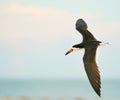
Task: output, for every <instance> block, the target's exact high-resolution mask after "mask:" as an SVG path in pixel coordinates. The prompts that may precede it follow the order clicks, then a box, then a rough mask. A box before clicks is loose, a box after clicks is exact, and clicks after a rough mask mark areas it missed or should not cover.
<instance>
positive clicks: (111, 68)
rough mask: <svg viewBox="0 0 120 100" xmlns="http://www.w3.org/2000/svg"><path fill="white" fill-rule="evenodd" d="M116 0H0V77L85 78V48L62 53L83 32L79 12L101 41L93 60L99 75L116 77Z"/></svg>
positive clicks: (119, 69) (119, 74) (119, 68)
mask: <svg viewBox="0 0 120 100" xmlns="http://www.w3.org/2000/svg"><path fill="white" fill-rule="evenodd" d="M119 4H120V1H119V0H100V1H98V0H92V1H90V0H75V1H70V0H0V79H21V78H23V79H24V78H25V79H26V78H27V79H41V78H42V79H45V78H49V79H50V78H57V79H59V78H68V79H85V78H86V73H85V71H84V66H83V60H82V58H83V55H84V50H82V51H77V52H74V53H71V54H69V55H68V56H65V53H66V51H67V50H68V49H70V48H71V47H72V45H74V44H77V43H80V42H81V41H82V36H81V34H80V33H79V32H77V31H76V29H75V23H76V20H77V19H79V18H83V19H84V20H85V21H86V22H87V24H88V30H89V31H90V32H92V33H93V34H94V36H95V37H96V38H97V39H98V40H100V41H103V42H109V43H110V45H107V46H101V47H99V48H98V51H97V64H98V65H99V70H100V73H101V77H102V78H103V79H106V78H107V79H113V78H114V79H120V63H119V60H120V54H119V51H120V45H119V43H120V28H119V26H120V13H119V9H120V6H119Z"/></svg>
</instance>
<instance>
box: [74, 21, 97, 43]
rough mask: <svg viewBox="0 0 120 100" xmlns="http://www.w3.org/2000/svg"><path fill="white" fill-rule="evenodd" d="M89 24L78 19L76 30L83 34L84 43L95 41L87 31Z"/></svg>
mask: <svg viewBox="0 0 120 100" xmlns="http://www.w3.org/2000/svg"><path fill="white" fill-rule="evenodd" d="M87 28H88V26H87V23H86V22H85V21H84V20H83V19H78V20H77V22H76V29H77V30H78V31H79V32H80V33H81V34H82V36H83V42H87V41H95V40H96V39H95V37H94V36H93V35H92V33H91V32H89V31H88V30H87Z"/></svg>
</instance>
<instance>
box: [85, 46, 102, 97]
mask: <svg viewBox="0 0 120 100" xmlns="http://www.w3.org/2000/svg"><path fill="white" fill-rule="evenodd" d="M96 50H97V45H89V46H86V47H85V54H84V57H83V61H84V66H85V71H86V73H87V76H88V79H89V81H90V84H91V85H92V87H93V89H94V90H95V92H96V93H97V94H98V95H99V96H101V93H100V92H101V91H100V88H101V80H100V72H99V70H98V66H97V64H96V60H95V56H96Z"/></svg>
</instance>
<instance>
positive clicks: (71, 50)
mask: <svg viewBox="0 0 120 100" xmlns="http://www.w3.org/2000/svg"><path fill="white" fill-rule="evenodd" d="M73 50H74V49H73V48H71V49H70V50H69V51H68V52H66V54H65V55H68V54H69V53H71V52H73Z"/></svg>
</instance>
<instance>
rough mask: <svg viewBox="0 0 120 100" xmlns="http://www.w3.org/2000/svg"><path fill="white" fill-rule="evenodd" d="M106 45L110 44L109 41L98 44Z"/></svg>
mask: <svg viewBox="0 0 120 100" xmlns="http://www.w3.org/2000/svg"><path fill="white" fill-rule="evenodd" d="M106 45H110V43H109V42H102V43H100V46H106Z"/></svg>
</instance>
